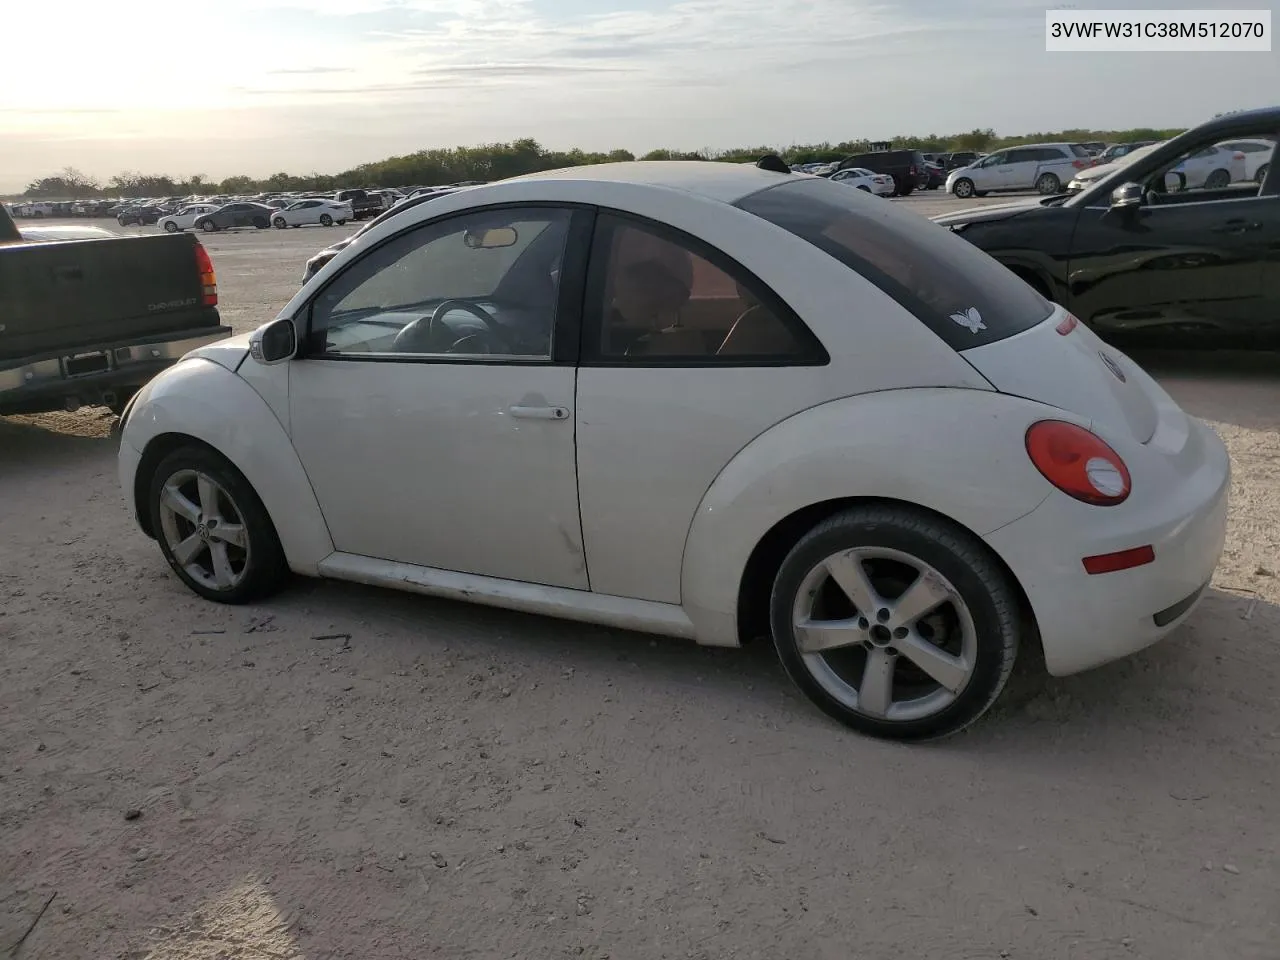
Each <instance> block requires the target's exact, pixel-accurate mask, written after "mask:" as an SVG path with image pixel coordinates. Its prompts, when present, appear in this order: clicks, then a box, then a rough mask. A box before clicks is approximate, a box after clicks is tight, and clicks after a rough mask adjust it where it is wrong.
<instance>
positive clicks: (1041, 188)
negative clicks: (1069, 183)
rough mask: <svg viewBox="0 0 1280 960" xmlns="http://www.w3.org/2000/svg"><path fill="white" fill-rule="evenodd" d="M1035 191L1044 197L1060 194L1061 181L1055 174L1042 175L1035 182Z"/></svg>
mask: <svg viewBox="0 0 1280 960" xmlns="http://www.w3.org/2000/svg"><path fill="white" fill-rule="evenodd" d="M1036 190H1037V191H1038V192H1040V193H1042V194H1044V195H1045V196H1046V197H1048V196H1053V195H1054V194H1056V193H1061V192H1062V181H1061V180H1059V179H1058V176H1057V174H1054V173H1042V174H1040V178H1039V179H1038V180H1036Z"/></svg>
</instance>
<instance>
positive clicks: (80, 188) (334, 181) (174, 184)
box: [24, 127, 1182, 199]
mask: <svg viewBox="0 0 1280 960" xmlns="http://www.w3.org/2000/svg"><path fill="white" fill-rule="evenodd" d="M1179 133H1182V130H1181V129H1177V130H1156V129H1149V128H1145V127H1139V128H1135V129H1132V130H1060V131H1057V132H1053V133H1026V134H1021V135H1019V136H1006V137H1001V136H998V135H997V134H996V132H995V131H994V130H992V129H990V128H988V129H982V130H970V131H969V132H968V133H959V134H951V135H947V136H940V135H938V134H929V135H928V136H923V137H921V136H899V137H894V138H893V139H892V140H891V141H889V143H890V144H891V146H892V148H893V149H916V150H923V151H926V152H930V153H945V152H949V151H956V150H975V151H979V152H984V151H991V150H996V149H999V148H1001V147H1009V146H1015V145H1017V144H1020V143H1038V142H1056V141H1071V142H1079V141H1091V140H1102V141H1105V142H1108V143H1123V142H1127V141H1132V140H1165V139H1168V138H1169V137H1173V136H1176V135H1177V134H1179ZM871 149H872V143H871V141H869V140H846V141H843V142H841V143H817V144H805V145H794V146H791V147H787V148H785V149H779V148H777V147H771V146H759V147H751V148H746V147H740V148H736V149H733V150H710V149H704V150H695V151H681V150H665V149H661V150H651V151H649V152H648V153H646V154H644V155H642V156H640V157H639V158H637V157H636V156H635V155H634V154H633V153H632V152H631V151H629V150H610V151H607V152H597V151H586V150H580V149H577V148H575V149H573V150H549V149H547V148H546V147H543V146H542V144H540V143H538V141H537V140H534V139H531V138H526V139H521V140H514V141H512V142H510V143H488V144H482V145H481V146H476V147H454V148H452V149H441V148H437V149H431V150H419V151H417V152H416V153H410V154H406V155H404V156H400V157H388V158H387V159H385V160H379V161H376V162H374V163H364V164H360V165H359V166H357V167H353V168H352V169H350V170H344V171H343V172H341V173H337V174H322V173H311V174H306V175H297V174H291V173H283V172H282V173H276V174H273V175H272V176H270V177H267V178H266V179H261V180H259V179H255V178H253V177H249V176H243V175H238V176H232V177H227V178H226V179H225V180H212V179H210V178H209V177H207V176H205V175H204V174H195V175H192V176H188V177H172V176H168V175H164V174H147V173H141V172H139V171H134V170H131V171H125V172H123V173H118V174H116V175H115V176H113V177H111V178H110V179H108V180H106V181H105V182H103V181H99V180H97V179H95V178H94V177H91V176H88V175H86V174H85V173H83V172H81V171H80V170H77V169H76V168H74V167H67V168H66V169H64V170H62V171H61V172H60V173H57V174H54V175H52V176H48V177H41V178H39V179H37V180H34V181H32V182H31V183H30V184H29V185H28V186H27V189H26V192H25V193H24V196H27V197H48V198H51V199H79V198H89V197H129V196H146V197H160V196H164V197H167V196H186V195H187V194H198V195H208V194H215V193H224V194H245V193H256V192H260V191H269V190H273V191H279V192H284V191H291V190H315V191H327V190H335V189H338V188H340V187H348V186H363V187H402V186H409V185H417V184H422V185H430V184H442V183H455V182H457V181H459V180H502V179H505V178H506V177H518V176H521V175H523V174H528V173H537V172H539V171H541V170H555V169H558V168H560V167H572V166H579V165H582V164H588V163H607V162H616V161H625V160H635V159H640V160H725V161H740V162H741V161H752V160H756V159H758V158H760V157H761V156H763V155H764V154H766V153H777V154H779V155H780V156H781V157H782V158H783V159H784V160H786V161H787V162H788V163H829V162H832V161H836V160H840V159H843V158H844V157H847V156H849V155H850V154H853V153H864V152H866V151H868V150H871Z"/></svg>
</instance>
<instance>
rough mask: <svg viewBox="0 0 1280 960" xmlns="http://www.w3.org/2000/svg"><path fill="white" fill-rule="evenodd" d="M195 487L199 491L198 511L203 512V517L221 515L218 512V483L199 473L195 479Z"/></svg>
mask: <svg viewBox="0 0 1280 960" xmlns="http://www.w3.org/2000/svg"><path fill="white" fill-rule="evenodd" d="M196 487H197V488H198V489H199V491H200V512H201V513H203V514H204V517H205V519H206V520H208V519H209V518H210V517H220V516H222V514H220V513H219V512H218V485H217V484H216V483H214V482H213V481H212V480H210V479H209V478H208V477H206V476H205V475H204V474H200V476H199V477H198V478H197V479H196Z"/></svg>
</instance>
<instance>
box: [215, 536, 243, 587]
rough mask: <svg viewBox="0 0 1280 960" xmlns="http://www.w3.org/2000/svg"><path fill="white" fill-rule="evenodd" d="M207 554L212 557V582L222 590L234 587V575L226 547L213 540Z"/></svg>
mask: <svg viewBox="0 0 1280 960" xmlns="http://www.w3.org/2000/svg"><path fill="white" fill-rule="evenodd" d="M209 554H210V556H212V557H213V582H214V583H216V584H217V585H218V586H219V587H221V588H223V589H226V588H227V587H231V586H234V585H235V582H236V575H235V574H234V573H233V572H232V570H231V558H230V557H228V556H227V545H226V544H225V543H221V542H219V541H217V540H215V541H213V542H212V543H210V544H209Z"/></svg>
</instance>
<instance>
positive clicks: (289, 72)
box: [267, 67, 351, 77]
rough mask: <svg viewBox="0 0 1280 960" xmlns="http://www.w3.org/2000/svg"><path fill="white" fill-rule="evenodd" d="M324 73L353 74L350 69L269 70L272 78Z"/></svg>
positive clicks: (305, 68)
mask: <svg viewBox="0 0 1280 960" xmlns="http://www.w3.org/2000/svg"><path fill="white" fill-rule="evenodd" d="M322 73H351V68H350V67H296V68H293V69H289V70H268V71H267V75H268V76H271V77H295V76H312V75H316V74H322Z"/></svg>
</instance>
